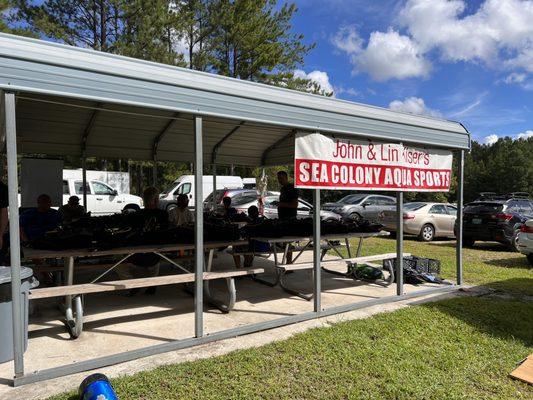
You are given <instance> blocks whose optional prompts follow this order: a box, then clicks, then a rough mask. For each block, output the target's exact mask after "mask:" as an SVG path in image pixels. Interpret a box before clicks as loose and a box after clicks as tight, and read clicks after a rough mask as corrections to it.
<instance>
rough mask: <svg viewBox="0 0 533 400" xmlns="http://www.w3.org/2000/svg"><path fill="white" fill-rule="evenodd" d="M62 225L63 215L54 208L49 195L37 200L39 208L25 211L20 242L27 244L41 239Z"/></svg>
mask: <svg viewBox="0 0 533 400" xmlns="http://www.w3.org/2000/svg"><path fill="white" fill-rule="evenodd" d="M59 224H61V214H60V213H59V211H57V210H54V209H53V208H52V199H51V198H50V196H48V195H47V194H41V195H40V196H39V197H38V198H37V208H32V209H30V210H27V211H25V212H24V213H23V214H22V215H21V216H20V240H21V241H22V243H24V244H26V243H28V242H31V241H32V240H35V239H38V238H41V237H43V236H44V234H45V233H46V232H48V231H52V230H54V229H56V228H57V227H58V226H59Z"/></svg>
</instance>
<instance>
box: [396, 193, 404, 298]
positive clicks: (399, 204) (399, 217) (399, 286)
mask: <svg viewBox="0 0 533 400" xmlns="http://www.w3.org/2000/svg"><path fill="white" fill-rule="evenodd" d="M395 273H396V294H397V295H398V296H402V295H403V294H404V293H403V192H398V193H396V271H395Z"/></svg>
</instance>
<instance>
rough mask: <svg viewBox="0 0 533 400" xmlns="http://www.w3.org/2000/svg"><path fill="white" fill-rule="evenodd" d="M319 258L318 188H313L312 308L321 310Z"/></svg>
mask: <svg viewBox="0 0 533 400" xmlns="http://www.w3.org/2000/svg"><path fill="white" fill-rule="evenodd" d="M321 258H322V250H321V247H320V189H315V190H313V271H314V274H313V275H314V280H315V281H314V284H315V285H314V293H313V299H314V310H315V312H316V313H320V312H321V311H322V301H321V300H322V287H321V283H322V281H321V272H322V269H321V262H320V261H321Z"/></svg>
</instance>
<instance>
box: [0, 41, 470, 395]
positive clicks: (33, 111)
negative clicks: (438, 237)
mask: <svg viewBox="0 0 533 400" xmlns="http://www.w3.org/2000/svg"><path fill="white" fill-rule="evenodd" d="M0 91H1V96H0V102H1V110H2V114H3V115H2V119H1V120H0V124H1V125H2V128H3V129H1V133H2V140H5V144H6V146H5V148H6V153H7V161H8V184H9V195H10V197H9V199H10V227H11V228H10V239H11V243H12V252H11V265H12V268H13V270H12V271H13V284H12V292H13V294H14V296H13V299H14V301H13V315H14V317H15V318H14V321H15V323H14V342H15V360H14V368H15V378H14V384H15V385H21V384H25V383H29V382H34V381H38V380H43V379H48V378H52V377H57V376H61V375H66V374H70V373H74V372H79V371H83V370H88V369H92V368H97V367H102V366H105V365H110V364H113V363H118V362H123V361H126V360H131V359H134V358H138V357H142V356H146V355H150V354H156V353H160V352H165V351H170V350H175V349H179V348H183V347H188V346H194V345H197V344H201V343H206V342H209V341H214V340H219V339H222V338H227V337H232V336H235V335H239V334H244V333H249V332H254V331H259V330H264V329H268V328H272V327H276V326H281V325H284V324H289V323H294V322H298V321H303V320H306V319H310V318H316V317H318V316H322V315H328V314H333V313H338V312H343V311H347V310H350V309H353V308H359V307H362V306H367V305H370V304H375V303H376V300H373V301H372V300H369V301H368V302H367V303H365V304H364V305H361V303H358V304H357V305H354V306H352V307H345V306H344V307H339V308H335V309H327V310H323V309H322V307H321V304H320V296H319V294H320V268H319V257H318V253H317V254H315V261H314V262H315V293H314V294H315V304H314V312H311V313H307V314H301V315H297V316H292V317H285V318H281V319H278V320H275V321H272V322H268V323H262V324H256V325H250V326H244V327H241V328H236V329H232V330H229V331H223V332H220V333H217V334H214V335H209V336H206V335H204V333H203V325H202V305H203V298H202V290H201V288H202V274H201V272H202V269H203V253H202V252H196V260H195V266H196V267H195V268H196V269H195V271H196V287H197V288H198V289H200V290H196V295H195V328H196V335H195V336H196V337H195V338H192V339H188V340H181V341H176V342H172V343H168V344H162V345H157V346H154V347H150V348H145V349H141V350H134V351H131V352H127V353H121V354H118V355H113V356H108V357H103V358H99V359H94V360H89V361H84V362H80V363H77V364H76V365H69V366H63V367H56V368H52V369H49V370H44V371H39V372H36V373H32V374H26V373H25V372H24V365H23V342H22V314H21V305H20V304H19V301H18V299H19V297H18V296H15V294H16V293H19V292H20V284H19V282H20V279H17V278H18V276H19V274H20V252H19V249H18V248H19V237H18V236H19V235H18V232H19V229H18V200H17V188H18V172H17V155H18V154H46V155H53V156H67V155H68V156H79V157H81V158H82V159H85V158H86V157H93V156H100V157H116V158H119V157H120V158H129V159H138V160H154V161H158V160H159V161H194V163H195V174H196V179H201V174H202V170H203V166H204V165H205V164H211V165H213V166H215V165H216V164H217V163H220V164H241V165H247V166H265V165H279V164H289V163H292V162H293V154H294V138H293V136H294V134H295V132H296V131H311V132H321V133H329V134H336V135H340V136H344V137H346V136H348V137H349V136H354V137H359V138H372V139H375V140H386V141H389V142H394V143H399V142H403V143H409V144H415V145H419V146H422V147H423V146H428V147H437V148H445V149H450V150H453V151H456V153H457V157H458V161H459V162H458V179H459V184H458V208H459V213H458V221H459V227H462V211H461V210H462V185H463V176H462V173H463V159H464V151H465V150H468V149H469V148H470V135H469V133H468V131H467V130H466V129H465V128H464V127H463V126H462V125H461V124H459V123H456V122H450V121H445V120H441V119H435V118H430V117H425V116H414V115H409V114H404V113H398V112H393V111H391V110H387V109H382V108H378V107H372V106H367V105H362V104H356V103H351V102H347V101H342V100H338V99H334V98H326V97H321V96H316V95H311V94H306V93H300V92H294V91H290V90H286V89H282V88H278V87H271V86H267V85H263V84H257V83H253V82H248V81H241V80H236V79H231V78H226V77H222V76H217V75H213V74H208V73H203V72H197V71H191V70H187V69H182V68H176V67H171V66H167V65H161V64H156V63H151V62H146V61H141V60H135V59H130V58H126V57H121V56H117V55H111V54H106V53H100V52H96V51H92V50H87V49H80V48H75V47H70V46H64V45H60V44H56V43H50V42H44V41H40V40H34V39H27V38H21V37H17V36H12V35H6V34H0ZM4 117H5V118H4ZM4 127H5V129H4ZM4 132H5V136H4V135H3V134H4ZM196 188H197V190H200V191H201V190H202V185H196ZM319 198H320V197H319V191H318V190H314V193H313V199H314V201H315V205H316V207H315V210H318V209H319ZM402 198H403V196H402V194H401V193H399V194H398V199H399V200H400V201H399V202H398V204H399V206H398V211H399V213H398V215H399V216H400V218H399V223H398V228H399V232H401V227H402V224H401V215H402V213H401V200H402ZM196 199H197V203H196V205H195V206H196V210H201V209H202V204H201V199H202V196H201V193H197V196H196ZM198 199H200V200H198ZM316 216H317V214H315V217H316ZM198 217H199V218H197V223H198V225H197V227H198V226H199V225H200V224H202V218H201V213H199V214H198ZM315 222H318V218H315ZM200 226H201V225H200ZM319 235H320V224H319V223H315V238H317V237H319ZM461 236H462V231H461V228H460V231H459V234H458V240H457V284H458V285H460V284H461V282H462V276H461V275H462V258H461ZM398 237H399V238H400V239H399V240H398V243H397V250H398V253H402V252H403V240H402V235H401V234H399V235H398ZM202 243H203V237H202V229H197V230H196V244H197V247H201V245H202ZM400 268H401V263H400ZM399 276H401V274H400V275H399ZM455 287H456V286H455ZM435 290H450V288H449V287H447V288H442V289H432V290H431V291H435ZM397 292H398V296H395V297H394V298H390V297H389V298H384V299H379V302H386V301H396V300H400V299H404V298H406V296H407V295H405V294H404V293H403V287H402V282H401V279H399V280H398V288H397ZM427 292H428V291H427V290H426V291H420V292H419V293H417V294H416V295H423V294H425V293H427ZM408 296H413V294H409V295H408Z"/></svg>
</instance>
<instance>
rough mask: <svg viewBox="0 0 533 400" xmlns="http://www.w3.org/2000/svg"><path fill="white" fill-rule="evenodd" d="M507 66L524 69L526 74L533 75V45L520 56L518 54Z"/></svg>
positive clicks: (506, 63)
mask: <svg viewBox="0 0 533 400" xmlns="http://www.w3.org/2000/svg"><path fill="white" fill-rule="evenodd" d="M532 21H533V20H532ZM532 25H533V22H532ZM532 38H533V33H532ZM532 41H533V39H532ZM505 65H507V66H508V67H509V68H519V69H523V70H524V71H526V72H529V73H533V44H531V47H529V48H526V49H524V50H523V51H522V52H520V54H518V55H517V56H516V57H515V58H512V59H510V60H507V61H506V62H505Z"/></svg>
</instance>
